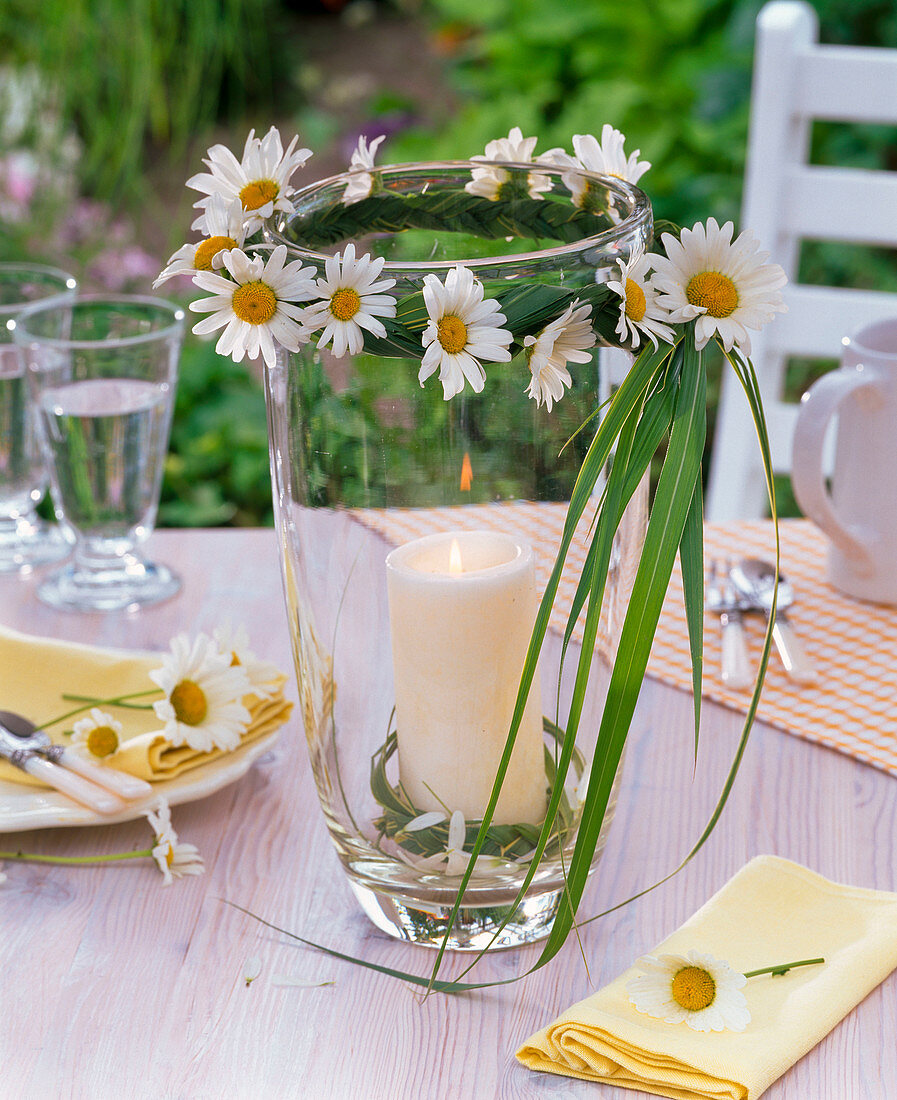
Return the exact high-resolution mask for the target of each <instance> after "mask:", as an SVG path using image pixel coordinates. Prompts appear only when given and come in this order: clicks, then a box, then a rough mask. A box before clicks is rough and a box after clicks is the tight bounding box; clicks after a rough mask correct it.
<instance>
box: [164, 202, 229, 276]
mask: <svg viewBox="0 0 897 1100" xmlns="http://www.w3.org/2000/svg"><path fill="white" fill-rule="evenodd" d="M201 220H202V221H203V222H204V225H203V226H202V231H203V233H205V234H206V236H205V239H204V240H202V241H200V242H199V244H185V245H182V246H181V247H180V248H179V249H178V250H177V252H175V253H174V255H173V256H171V257H169V260H168V265H167V266H166V268H165V270H164V271H163V272H162V274H161V275H160V276H159V277H158V279H156V281H155V282H154V283H153V288H154V289H155V288H156V287H158V286H161V285H162V283H164V282H166V281H167V280H168V279H172V278H174V276H175V275H191V276H192V275H194V274H195V273H196V272H197V271H211V270H213V269H215V268H220V267H222V265H223V263H224V261H223V259H222V257H221V253H222V252H223V251H226V250H229V249H231V248H242V247H243V243H244V241H245V240H246V228H245V226H244V225H243V206H242V204H241V203H240V200H239V199H233V200H232V201H231V202H230V203H226V202H225V201H224V198H223V197H222V196H221V195H219V194H218V193H216V194H214V195H211V196H210V197H209V205H208V206H207V207H206V212H205V216H204V217H203V218H202V219H201Z"/></svg>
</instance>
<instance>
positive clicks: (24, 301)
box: [0, 263, 78, 573]
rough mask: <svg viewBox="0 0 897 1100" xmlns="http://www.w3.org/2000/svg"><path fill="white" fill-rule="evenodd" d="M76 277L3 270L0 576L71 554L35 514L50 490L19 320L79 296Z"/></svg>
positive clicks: (41, 268)
mask: <svg viewBox="0 0 897 1100" xmlns="http://www.w3.org/2000/svg"><path fill="white" fill-rule="evenodd" d="M77 290H78V283H77V280H76V279H75V278H74V276H72V275H69V274H67V272H65V271H60V270H59V269H58V268H55V267H46V266H45V265H43V264H27V263H16V264H12V263H10V264H0V573H10V572H15V571H20V570H28V569H30V568H33V567H34V566H37V565H44V564H46V563H48V562H53V561H58V560H59V559H60V558H64V557H65V556H66V555H67V554H68V553H69V551H70V550H71V546H70V544H69V543H68V542H67V541H66V539H65V538H64V537H63V534H62V532H61V531H60V529H59V528H58V527H56V526H55V525H52V524H46V523H44V521H43V520H42V519H40V518H39V517H38V515H37V512H36V508H37V506H38V504H39V503H40V501H41V498H42V497H43V495H44V493H45V492H46V490H47V474H46V470H45V467H44V461H43V457H42V455H41V449H40V445H39V442H38V434H37V422H36V415H35V409H34V406H33V404H32V401H31V398H30V395H29V390H28V381H27V378H26V373H27V372H26V370H25V359H24V356H23V353H22V349H21V348H20V347H19V346H18V345H17V344H16V343H15V342H14V339H13V332H14V330H15V326H16V317H17V315H18V314H19V312H20V311H21V310H22V309H23V308H25V307H27V306H28V305H29V304H34V303H37V302H41V303H43V304H45V305H56V306H60V305H63V304H64V303H66V302H70V301H71V300H72V299H73V298H74V297H75V294H76V293H77Z"/></svg>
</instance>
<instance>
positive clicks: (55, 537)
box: [0, 519, 72, 573]
mask: <svg viewBox="0 0 897 1100" xmlns="http://www.w3.org/2000/svg"><path fill="white" fill-rule="evenodd" d="M71 552H72V546H71V543H70V542H67V541H66V539H65V537H64V536H63V534H62V532H61V531H60V530H59V529H58V528H57V527H51V526H49V525H48V524H45V523H44V522H43V521H42V520H30V519H21V520H19V521H18V522H16V523H0V573H19V572H23V571H27V570H30V569H34V568H36V567H37V566H40V565H49V564H50V563H51V562H56V561H60V560H61V559H62V558H65V557H68V555H69V554H70V553H71Z"/></svg>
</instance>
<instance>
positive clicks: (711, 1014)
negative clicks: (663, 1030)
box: [626, 951, 751, 1031]
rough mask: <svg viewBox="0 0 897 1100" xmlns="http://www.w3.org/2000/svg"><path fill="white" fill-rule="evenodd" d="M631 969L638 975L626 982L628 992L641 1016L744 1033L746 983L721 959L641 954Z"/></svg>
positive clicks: (747, 1016) (700, 955)
mask: <svg viewBox="0 0 897 1100" xmlns="http://www.w3.org/2000/svg"><path fill="white" fill-rule="evenodd" d="M635 965H636V966H637V967H639V968H640V969H641V970H642V973H641V974H639V975H638V976H636V977H634V978H630V980H629V981H628V982H627V983H626V992H627V993H628V994H629V1000H630V1002H631V1003H632V1004H633V1005H635V1007H636V1009H637V1010H638V1011H639V1012H644V1013H647V1015H648V1016H653V1017H655V1019H658V1020H663V1021H665V1022H666V1023H668V1024H680V1023H683V1022H684V1023H687V1024H688V1026H689V1027H690V1028H693V1029H694V1030H695V1031H723V1030H725V1029H726V1028H729V1029H730V1030H731V1031H744V1029H745V1028H746V1027H747V1025H748V1024H749V1023H750V1022H751V1014H750V1012H749V1011H748V1006H747V998H746V997H745V995H744V994H743V993H742V992H741V990H742V988H743V986H744V985H745V983H746V981H747V979H746V978H745V976H744V974H739V973H738V971H736V970H733V969H732V967H731V966H729V964H728V963H727V962H724V961H722V960H721V959H715V958H714V957H713V956H712V955H707V954H703V953H701V952H699V951H689V952H688V954H687V955H686V956H682V955H660V956H659V957H657V958H655V957H654V956H653V955H645V956H644V957H643V958H641V959H638V960H637V962H636V964H635Z"/></svg>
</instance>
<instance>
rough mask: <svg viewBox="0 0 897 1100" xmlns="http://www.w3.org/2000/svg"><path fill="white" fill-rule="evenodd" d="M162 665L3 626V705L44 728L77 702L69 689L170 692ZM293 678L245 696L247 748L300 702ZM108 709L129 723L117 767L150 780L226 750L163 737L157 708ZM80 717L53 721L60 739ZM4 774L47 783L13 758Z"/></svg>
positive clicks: (147, 656) (1, 763) (105, 693)
mask: <svg viewBox="0 0 897 1100" xmlns="http://www.w3.org/2000/svg"><path fill="white" fill-rule="evenodd" d="M161 664H162V655H161V654H159V653H140V652H134V651H130V652H128V651H125V650H115V649H102V648H99V647H97V646H87V645H79V644H76V643H73V642H62V641H58V640H56V639H53V638H36V637H33V636H31V635H28V634H21V633H18V632H16V631H12V630H6V629H4V628H2V627H0V710H10V711H14V712H15V713H17V714H21V715H23V717H25V718H29V719H31V721H32V722H34V723H35V724H36V725H43V724H44V723H46V722H48V721H50V720H51V719H53V718H56V717H58V716H60V715H62V714H64V713H66V711H70V710H72V709H73V708H74V707H75V706H77V703H73V702H70V701H68V700H66V699H63V698H62V696H63V694H64V693H74V694H77V695H90V696H96V697H98V698H101V699H104V698H110V697H112V696H120V695H128V694H131V693H133V692H138V691H140V692H144V691H153V692H154V694H151V695H147V697H146V701H147V702H152V701H154V700H156V699H161V698H162V697H163V696H162V692H161V691H160V690H158V689H157V688H156V685H155V684H154V683H153V682H152V680H150V679H149V673H150V671H151V670H153V669H157V668H159V667H160V666H161ZM285 682H286V677H285V676H284V677H283V678H282V681H281V683H280V685H279V686H278V689H277V691H276V693H275V694H274V695H273V696H271V697H270V698H267V699H260V698H258V697H257V696H255V695H247V696H245V698H244V699H243V703H244V705H245V706H246V707H247V709H248V710H249V713H250V723H249V726H248V728H247V730H246V732H245V733H244V734H243V737H242V739H241V742H240V744H241V747H242V745H246V744H249V743H250V742H251V741H256V740H258V739H259V738H260V737H264V736H265V735H266V734H268V733H271V732H272V731H273V730H276V729H277V728H278V727H279V726H281V725H283V723H284V722H286V720H287V718H288V717H289V715H290V711H291V709H292V705H293V704H292V703H290V702H288V701H287V700H286V699H285V698H284V695H283V684H284V683H285ZM141 701H143V700H141ZM107 709H108V711H109V713H111V714H113V715H114V717H116V718H117V719H118V720H119V721H120V722H121V723H122V726H123V727H124V729H123V733H122V740H123V742H124V744H123V745H122V748H121V749H119V751H118V752H117V753H116V754H115V756H114V757H111V758H110V759H109V764H110V765H111V766H114V767H117V768H120V769H121V770H122V771H127V772H130V773H131V774H133V775H138V776H140V777H141V778H142V779H146V780H148V781H150V782H154V781H159V780H163V779H173V778H174V777H175V776H177V775H181V774H182V773H183V772H185V771H189V770H190V769H192V768H198V767H202V766H203V765H204V764H208V763H209V762H211V761H212V760H215V759H217V758H218V757H220V756H222V755H225V754H224V753H223V752H222V751H221V750H220V749H213V750H211V751H210V752H198V751H197V750H196V749H191V748H190V747H189V746H187V745H180V746H175V745H172V744H171V743H170V742H169V741H167V740H166V739H165V737H164V736H163V734H162V732H161V730H160V723H159V719H158V718H157V717H156V715H155V713H154V712H153V711H152V710H124V709H121V708H117V707H109V708H107ZM84 713H85V714H87V713H89V711H85V712H84ZM80 717H83V715H76V716H74V717H72V718H69V719H68V720H67V721H65V722H62V723H59V724H58V725H56V726H49V727H48V728H47V732H48V733H49V734H50V736H51V737H52V739H53V740H54V741H56V742H58V743H59V744H69V743H70V738H68V737H66V736H65V734H64V730H66V729H69V730H70V729H71V728H72V724H73V723H74V722H75V721H77V719H78V718H80ZM0 779H6V780H10V781H12V782H14V783H24V784H27V785H29V786H42V785H43V784H40V783H39V782H38V781H36V780H34V779H32V777H31V776H30V775H27V774H26V773H25V772H23V771H21V770H20V769H19V768H15V767H13V766H12V764H9V763H7V762H6V761H5V760H0Z"/></svg>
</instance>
